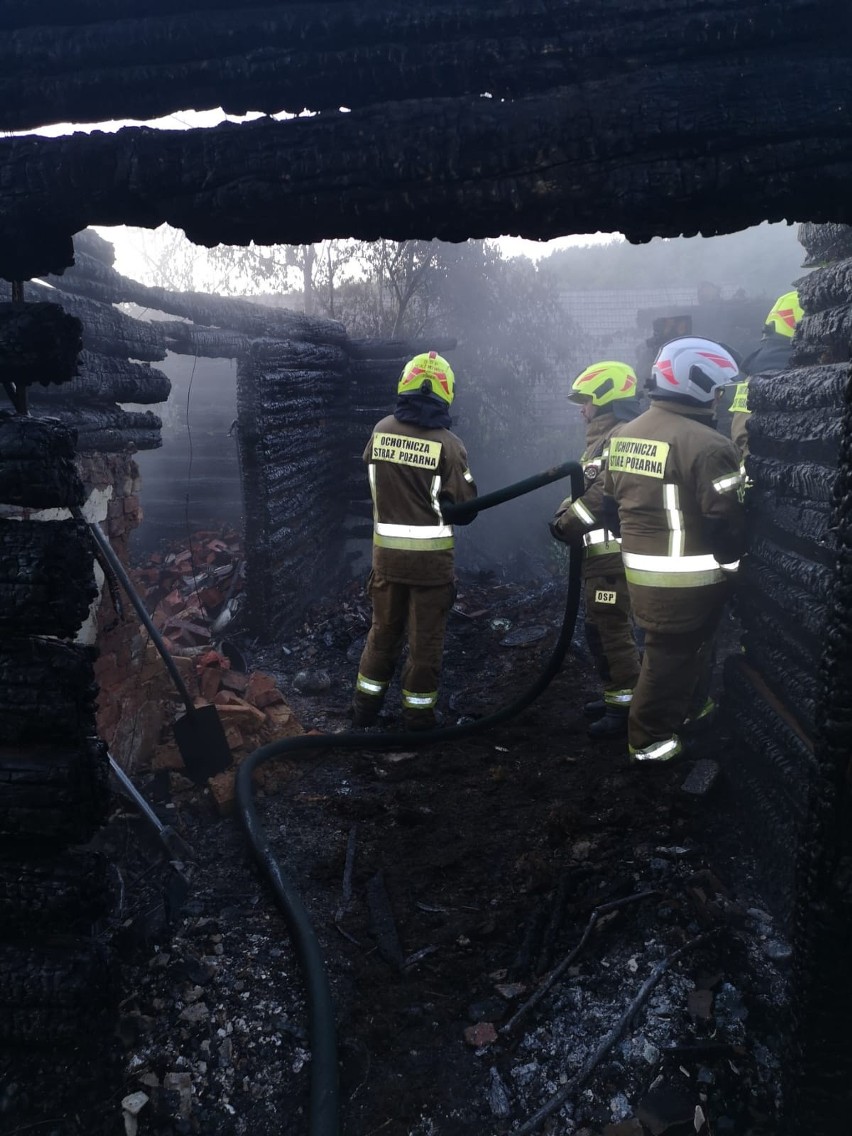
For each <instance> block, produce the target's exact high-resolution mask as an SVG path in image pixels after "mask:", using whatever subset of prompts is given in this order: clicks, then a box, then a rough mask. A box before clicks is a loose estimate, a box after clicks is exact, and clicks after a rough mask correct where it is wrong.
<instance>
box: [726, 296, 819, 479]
mask: <svg viewBox="0 0 852 1136" xmlns="http://www.w3.org/2000/svg"><path fill="white" fill-rule="evenodd" d="M802 315H803V312H802V306H801V304H800V303H799V293H798V292H795V291H793V292H785V293H784V295H783V296H779V297H778V299H777V300H776V301H775V303H774V304H773V306H772V310H771V311H770V313H769V315H768V316H767V317H766V324H765V326H764V328H763V336H762V338H761V340H760V345H759V347H757V349H756V350H755V351H752V353H751V355H749V356H748V357H747V358H746V360H745V361H744V363H743V365H742V367H741V368H740V369H741V371H742V373H743V374H744V375H745V376H746V377H745V379H744V380H743V382H741V383H738V384H737V389H736V392H735V394H734V401H733V403H732V404H731V439H732V441H733V442H734V444H735V445H736V446H737V448H738V449H739V451H740V455H741V457H742V461H743V462H745V459H746V457H747V456H748V430H747V424H748V417H749V414H750V413H751V411H750V410H749V408H748V380H749V376H750V375H760V374H765V373H767V372H771V371H783V370H785V369H786V368H787V367H788V366H789V365H790V354H791V352H792V349H793V333H794V332H795V330H796V328H797V327H798V325H799V321H800V320H801V318H802Z"/></svg>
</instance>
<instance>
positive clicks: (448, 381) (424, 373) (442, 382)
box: [396, 351, 456, 405]
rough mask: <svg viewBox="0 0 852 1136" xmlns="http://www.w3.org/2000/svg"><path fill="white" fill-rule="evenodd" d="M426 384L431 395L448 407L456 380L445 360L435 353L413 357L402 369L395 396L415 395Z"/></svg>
mask: <svg viewBox="0 0 852 1136" xmlns="http://www.w3.org/2000/svg"><path fill="white" fill-rule="evenodd" d="M424 383H427V384H428V386H429V389H430V391H431V393H432V394H436V395H437V396H438V398H442V399H443V400H444V402H446V403H447V405H449V404H450V403H451V402H452V401H453V397H454V395H455V385H456V379H455V375H454V374H453V369H452V367H451V366H450V364H449V363H448V362H447V360H446V359H445V358H444V357H443V356H442V355H439V354H438V352H437V351H424V352H423V354H422V355H415V356H414V358H413V359H409V361H408V362H407V363H406V364H405V366H404V367H403V368H402V374H401V375H400V376H399V385H398V386H397V388H396V391H397V394H415V393H416V392H417V391H419V390H420V389H421V387H422V386H423V384H424Z"/></svg>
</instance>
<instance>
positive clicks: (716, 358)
mask: <svg viewBox="0 0 852 1136" xmlns="http://www.w3.org/2000/svg"><path fill="white" fill-rule="evenodd" d="M739 372H740V368H739V365H738V364H737V361H736V359H734V357H733V355H732V354H731V352H730V351H729V350H728V348H727V347H723V346H722V345H721V344H720V343H714V342H713V340H712V339H698V338H697V337H696V336H693V335H687V336H684V337H683V338H682V339H672V340H671V341H670V342H669V343H666V344H664V346H663V347H661V348H660V353H659V354H658V355H657V358H656V359H655V360H654V365H653V367H652V368H651V374H652V376H653V379H654V390H653V392H652V398H677V399H688V400H689V401H690V402H695V403H698V404H701V405H705V404H707V403H711V402H713V399H714V397H715V394H716V391H717V390H720V389H721V388H722V387H727V386H730V385H731V384H732V383H736V382H738V381H739Z"/></svg>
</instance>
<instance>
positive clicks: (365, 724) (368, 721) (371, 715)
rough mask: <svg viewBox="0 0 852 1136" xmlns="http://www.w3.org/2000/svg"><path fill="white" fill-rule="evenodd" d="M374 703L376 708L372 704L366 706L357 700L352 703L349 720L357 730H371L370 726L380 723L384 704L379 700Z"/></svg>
mask: <svg viewBox="0 0 852 1136" xmlns="http://www.w3.org/2000/svg"><path fill="white" fill-rule="evenodd" d="M373 701H375V703H376V705H375V706H374V705H373V704H372V702H370V703H366V704H365V703H363V702H360V701H358V700H357V699H355V700H353V701H352V703H351V705H350V707H349V718H350V720H351V722H352V725H353V726H354V727H355V728H356V729H369V727H370V726H375V725H376V724H377V723H378V720H379V711H380V710H381V708H382V704H381V702H380V701H379V699H378V698H377V699H374V700H373Z"/></svg>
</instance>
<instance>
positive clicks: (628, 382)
mask: <svg viewBox="0 0 852 1136" xmlns="http://www.w3.org/2000/svg"><path fill="white" fill-rule="evenodd" d="M635 394H636V374H635V372H634V370H633V368H632V367H628V365H627V364H626V363H615V362H613V361H612V360H607V361H606V362H604V363H592V365H591V367H586V369H585V371H582V372H581V373H580V374H579V375H578V376H577V378H576V379H575V380H574V382H573V383H572V384H571V394H569V395H568V397H569V398H570V399H571V401H572V402H585V401H586V400H587V399H591V402H592V404H593V405H594V406H606V405H607V404H608V403H610V402H615V401H616V400H617V399H619V398H633V397H634V396H635Z"/></svg>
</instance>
